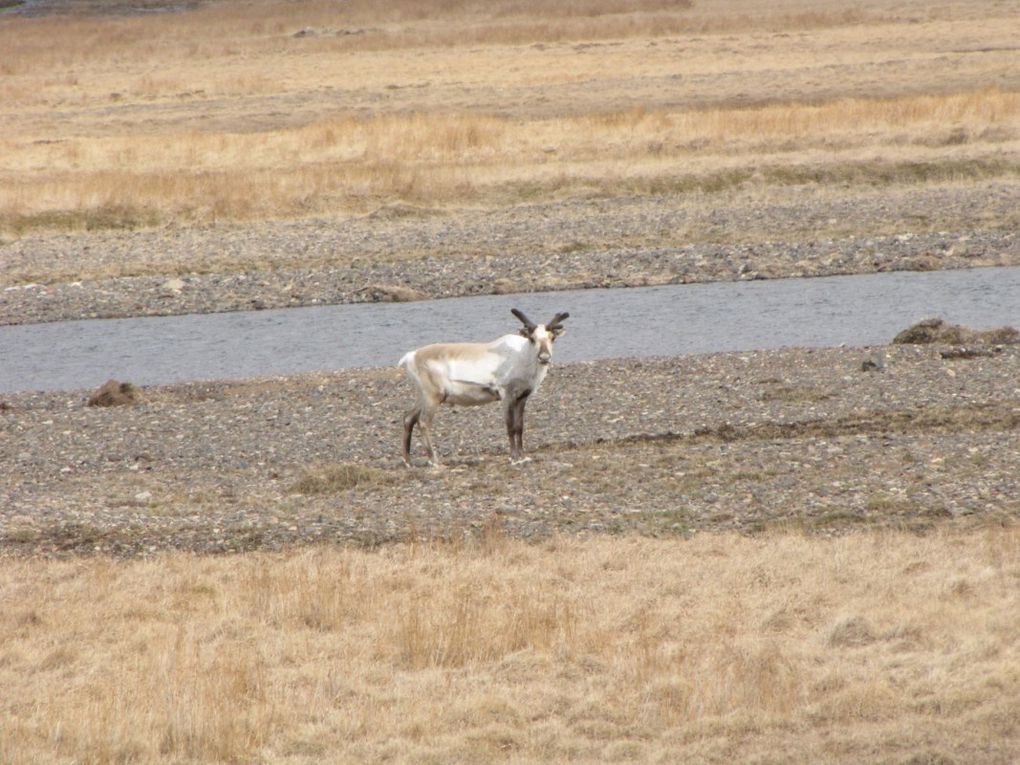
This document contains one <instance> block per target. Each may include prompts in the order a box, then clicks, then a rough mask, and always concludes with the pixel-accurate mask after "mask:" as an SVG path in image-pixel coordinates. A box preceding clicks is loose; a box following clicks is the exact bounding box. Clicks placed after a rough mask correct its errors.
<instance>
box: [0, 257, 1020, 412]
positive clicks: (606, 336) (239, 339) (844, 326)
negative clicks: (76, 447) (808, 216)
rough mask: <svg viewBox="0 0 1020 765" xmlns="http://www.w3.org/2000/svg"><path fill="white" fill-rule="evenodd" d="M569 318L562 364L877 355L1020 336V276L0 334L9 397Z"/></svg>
mask: <svg viewBox="0 0 1020 765" xmlns="http://www.w3.org/2000/svg"><path fill="white" fill-rule="evenodd" d="M511 307H518V308H520V309H522V310H523V311H524V312H525V313H526V314H528V316H529V317H530V318H531V319H532V320H533V321H536V322H543V321H546V320H548V319H549V318H551V317H552V316H553V314H554V313H556V312H557V311H569V312H570V319H568V320H567V322H566V327H567V334H566V335H565V336H564V337H563V339H562V340H560V341H559V342H558V343H557V346H556V358H557V360H558V361H564V362H565V361H579V360H591V359H600V358H614V357H624V356H663V355H680V354H689V353H707V352H715V351H740V350H754V349H766V348H778V347H784V346H808V347H811V346H813V347H819V346H834V345H840V344H846V345H857V346H864V345H878V344H884V343H887V342H889V341H890V340H891V339H892V338H893V336H894V335H895V334H896V333H897V332H899V331H900V330H901V329H904V328H905V327H907V326H909V325H911V324H913V323H914V322H916V321H919V320H921V319H924V318H927V317H931V316H940V317H942V318H943V319H945V320H946V321H949V322H953V323H959V324H965V325H968V326H971V327H975V328H991V327H998V326H1003V325H1011V326H1016V327H1020V267H1011V268H983V269H972V270H963V271H936V272H927V273H916V272H897V273H883V274H867V275H860V276H834V277H821V278H810V279H777V280H767V281H751V282H717V283H712V284H689V285H676V286H665V287H643V288H632V289H604V290H575V291H565V292H547V293H528V294H519V295H490V296H482V297H468V298H451V299H447V300H435V301H427V302H421V303H373V304H359V305H336V306H317V307H308V308H284V309H278V310H266V311H252V312H240V313H222V314H204V315H188V316H169V317H147V318H133V319H98V320H89V321H69V322H56V323H51V324H33V325H21V326H10V327H0V392H11V391H18V390H64V389H74V388H93V387H97V386H98V385H100V384H102V383H103V382H105V381H106V380H107V379H109V378H110V377H115V378H117V379H119V380H128V381H131V382H133V383H135V384H137V385H154V384H161V383H172V382H180V381H186V380H210V379H223V378H244V377H256V376H263V375H277V374H293V373H297V372H308V371H314V370H335V369H342V368H349V367H376V366H390V365H394V364H396V362H397V360H398V359H399V358H400V356H401V355H402V354H403V353H404V352H405V351H408V350H410V349H412V348H415V347H418V346H420V345H425V344H427V343H432V342H439V341H459V340H489V339H493V338H495V337H498V336H499V335H501V334H504V333H506V332H509V331H514V330H516V329H517V327H518V326H519V323H518V322H517V320H516V319H515V318H514V317H513V316H511V315H510V308H511Z"/></svg>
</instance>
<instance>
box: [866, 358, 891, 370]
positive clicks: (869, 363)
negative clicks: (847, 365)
mask: <svg viewBox="0 0 1020 765" xmlns="http://www.w3.org/2000/svg"><path fill="white" fill-rule="evenodd" d="M884 369H885V362H884V361H883V360H882V359H881V358H879V357H878V356H871V357H870V358H866V359H864V361H862V362H861V371H862V372H881V371H883V370H884Z"/></svg>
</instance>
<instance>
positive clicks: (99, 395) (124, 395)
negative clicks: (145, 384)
mask: <svg viewBox="0 0 1020 765" xmlns="http://www.w3.org/2000/svg"><path fill="white" fill-rule="evenodd" d="M136 403H138V388H136V387H135V386H134V385H132V384H131V383H128V382H125V383H122V382H118V381H117V380H107V381H106V382H105V383H103V384H102V385H101V386H100V387H99V388H98V389H97V390H96V392H95V393H93V394H92V395H91V396H90V397H89V406H127V405H130V404H136Z"/></svg>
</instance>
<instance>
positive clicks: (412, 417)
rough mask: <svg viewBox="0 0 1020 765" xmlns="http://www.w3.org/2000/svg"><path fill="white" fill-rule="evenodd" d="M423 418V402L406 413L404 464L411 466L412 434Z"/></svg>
mask: <svg viewBox="0 0 1020 765" xmlns="http://www.w3.org/2000/svg"><path fill="white" fill-rule="evenodd" d="M420 418H421V404H419V405H418V406H416V407H415V408H414V409H412V410H411V411H410V412H408V413H407V414H406V415H404V464H405V465H407V466H408V467H411V434H412V433H413V432H414V426H415V425H417V424H418V420H419V419H420Z"/></svg>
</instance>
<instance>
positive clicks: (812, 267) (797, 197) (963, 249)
mask: <svg viewBox="0 0 1020 765" xmlns="http://www.w3.org/2000/svg"><path fill="white" fill-rule="evenodd" d="M787 196H788V199H786V200H785V201H784V202H782V203H779V202H769V203H764V202H759V201H755V200H754V199H753V198H750V199H739V200H736V201H734V202H733V203H732V204H726V205H725V206H716V204H718V203H716V204H713V203H712V202H711V200H709V199H708V198H705V199H700V201H693V202H692V201H688V200H680V199H678V198H677V197H640V198H613V199H592V200H572V201H569V202H562V203H555V204H544V205H526V206H520V207H513V208H508V209H505V210H499V211H458V212H447V213H441V212H438V211H430V210H421V209H417V208H405V207H397V208H384V209H382V210H380V211H377V212H376V213H373V214H372V215H369V216H363V217H357V218H348V219H340V220H324V219H315V220H304V221H290V222H264V223H256V224H251V225H247V226H214V227H209V228H198V229H192V228H188V229H177V228H167V229H158V230H150V231H137V232H120V233H97V234H89V235H77V236H70V235H68V236H51V237H30V238H25V239H20V240H17V241H14V242H10V243H8V244H6V245H3V246H0V281H2V282H3V283H4V284H6V285H7V286H6V287H4V288H2V289H0V324H21V323H33V322H42V321H60V320H65V319H81V318H101V317H102V318H109V317H124V316H140V315H168V314H182V313H208V312H218V311H236V310H250V309H259V308H279V307H286V306H303V305H317V304H330V303H349V302H363V301H374V300H389V299H428V298H443V297H454V296H463V295H477V294H491V293H507V292H527V291H538V290H557V289H581V288H588V287H624V286H644V285H656V284H675V283H684V282H706V281H720V280H735V279H758V278H770V279H771V278H781V277H789V276H823V275H833V274H848V273H870V272H875V271H889V270H933V269H947V268H969V267H977V266H994V265H1017V264H1020V237H1018V234H1017V231H1018V230H1020V212H1018V211H1020V184H1009V183H999V184H990V185H987V186H981V187H978V186H958V187H946V188H932V189H924V190H899V191H891V190H887V189H886V190H882V191H881V192H878V191H875V192H866V193H858V194H855V195H854V196H852V197H849V196H839V197H829V196H819V195H818V194H817V193H810V192H808V191H804V192H802V193H798V192H795V191H792V190H791V191H789V192H787ZM860 232H868V233H867V234H862V233H860ZM132 272H134V273H136V274H137V275H130V274H132Z"/></svg>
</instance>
